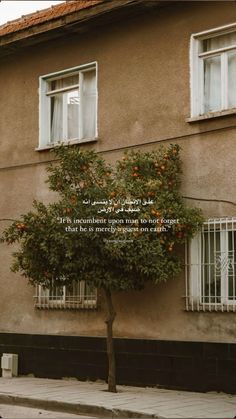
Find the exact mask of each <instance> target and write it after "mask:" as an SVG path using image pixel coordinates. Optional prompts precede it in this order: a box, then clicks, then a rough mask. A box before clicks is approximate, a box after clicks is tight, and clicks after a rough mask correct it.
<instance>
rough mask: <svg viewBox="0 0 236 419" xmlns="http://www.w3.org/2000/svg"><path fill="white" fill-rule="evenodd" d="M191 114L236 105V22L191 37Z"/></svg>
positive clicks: (231, 107) (202, 113)
mask: <svg viewBox="0 0 236 419" xmlns="http://www.w3.org/2000/svg"><path fill="white" fill-rule="evenodd" d="M191 95H192V103H191V116H192V117H196V116H200V115H204V114H206V113H209V112H219V111H220V112H222V111H227V110H230V109H233V108H236V24H234V25H229V26H227V27H224V28H218V29H214V30H211V31H209V32H202V33H199V34H195V35H192V38H191Z"/></svg>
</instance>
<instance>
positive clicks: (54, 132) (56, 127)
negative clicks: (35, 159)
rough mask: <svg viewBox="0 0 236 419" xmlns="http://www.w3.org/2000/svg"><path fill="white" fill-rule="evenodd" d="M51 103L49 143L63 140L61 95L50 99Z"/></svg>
mask: <svg viewBox="0 0 236 419" xmlns="http://www.w3.org/2000/svg"><path fill="white" fill-rule="evenodd" d="M50 101H51V137H50V139H51V143H54V142H56V141H60V140H63V93H59V94H57V95H55V96H52V97H51V98H50Z"/></svg>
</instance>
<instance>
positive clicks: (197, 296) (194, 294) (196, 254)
mask: <svg viewBox="0 0 236 419" xmlns="http://www.w3.org/2000/svg"><path fill="white" fill-rule="evenodd" d="M210 232H218V233H220V251H219V259H218V261H219V265H218V268H217V266H216V263H215V264H214V270H215V272H214V278H215V289H216V285H217V282H216V277H217V275H219V278H220V288H221V294H220V296H216V295H212V294H211V293H210V288H209V294H208V295H204V292H205V291H204V289H203V290H202V283H203V282H204V274H203V269H202V266H203V249H202V245H203V243H204V240H203V241H202V235H203V234H206V233H210ZM233 232H235V233H236V217H231V218H215V219H209V220H208V221H206V222H205V223H204V225H203V227H202V230H201V231H200V232H198V233H197V234H196V235H195V236H194V237H193V238H192V240H191V241H190V243H188V244H186V253H185V254H186V270H185V274H186V296H185V298H186V309H187V310H191V311H234V312H235V311H236V289H235V285H234V287H233V296H234V299H230V298H229V295H228V294H229V292H228V291H229V290H228V284H229V282H228V277H229V274H230V269H231V272H233V273H232V275H233V277H235V275H236V272H235V271H236V249H235V248H234V241H233V234H232V233H233ZM229 234H232V251H231V254H229V253H230V252H229V249H228V238H229ZM214 240H216V239H215V238H214ZM215 245H216V244H215V243H214V246H215ZM214 250H215V248H214ZM215 253H216V251H215ZM208 265H210V262H209V261H208ZM219 266H220V268H219ZM217 269H218V270H217ZM218 272H220V274H219V273H218ZM205 297H209V301H208V302H206V301H205ZM214 299H215V301H213V300H214ZM219 299H220V301H218V300H219Z"/></svg>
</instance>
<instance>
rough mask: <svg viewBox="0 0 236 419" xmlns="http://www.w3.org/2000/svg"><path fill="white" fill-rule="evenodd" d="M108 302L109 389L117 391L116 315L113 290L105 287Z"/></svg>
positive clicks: (113, 391)
mask: <svg viewBox="0 0 236 419" xmlns="http://www.w3.org/2000/svg"><path fill="white" fill-rule="evenodd" d="M104 293H105V297H106V304H107V319H106V325H107V356H108V391H110V392H112V393H116V364H115V352H114V342H113V331H112V329H113V322H114V320H115V317H116V313H115V311H114V307H113V303H112V297H111V291H110V290H108V289H106V288H104Z"/></svg>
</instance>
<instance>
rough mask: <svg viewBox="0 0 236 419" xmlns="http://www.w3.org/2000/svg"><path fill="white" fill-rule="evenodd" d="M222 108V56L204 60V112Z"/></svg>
mask: <svg viewBox="0 0 236 419" xmlns="http://www.w3.org/2000/svg"><path fill="white" fill-rule="evenodd" d="M220 109H221V65H220V56H219V55H218V56H216V57H210V58H206V59H205V60H204V112H210V111H216V110H220Z"/></svg>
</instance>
